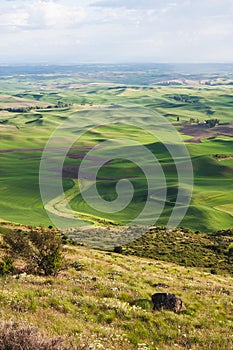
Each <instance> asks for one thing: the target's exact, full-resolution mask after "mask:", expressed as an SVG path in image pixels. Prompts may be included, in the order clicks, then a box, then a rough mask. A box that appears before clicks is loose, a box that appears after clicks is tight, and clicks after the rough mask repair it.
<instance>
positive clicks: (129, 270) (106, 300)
mask: <svg viewBox="0 0 233 350" xmlns="http://www.w3.org/2000/svg"><path fill="white" fill-rule="evenodd" d="M167 248H168V249H169V250H170V252H172V247H170V246H169V247H167ZM64 254H65V257H66V261H67V264H68V263H71V262H74V261H78V262H79V266H81V267H82V270H80V271H76V270H75V269H74V268H71V267H70V268H68V270H67V269H66V270H64V271H62V272H61V273H60V274H59V276H58V277H56V278H54V277H49V278H48V277H43V276H38V277H36V276H32V275H26V274H23V275H19V276H18V277H17V278H15V277H12V276H9V277H7V278H0V307H1V317H2V318H4V319H10V318H12V317H14V318H16V319H18V320H26V321H27V322H29V323H32V324H34V325H36V326H38V327H39V329H40V330H42V331H44V332H46V333H49V335H61V336H63V337H65V338H66V337H67V338H68V339H69V341H71V340H73V341H74V343H80V342H83V343H84V344H86V347H84V350H87V349H95V350H97V349H100V348H103V349H115V350H122V349H127V350H133V349H141V350H146V349H151V350H155V349H161V350H168V349H184V348H185V349H191V348H192V349H211V350H212V349H213V350H217V349H218V350H220V349H222V350H225V349H230V348H232V346H233V339H232V329H233V317H232V314H233V305H232V300H231V295H232V292H233V289H232V285H233V283H232V282H233V280H232V278H231V277H229V276H228V275H225V276H217V275H211V274H210V273H208V272H206V271H204V270H202V269H201V268H199V269H194V268H188V267H181V266H179V265H176V264H173V263H165V262H162V261H159V260H152V259H146V258H138V257H133V256H122V255H118V254H115V253H112V252H109V253H108V252H101V251H97V250H92V249H88V248H84V247H73V246H66V248H65V252H64ZM156 283H165V284H167V285H168V286H169V288H168V289H164V288H158V287H155V286H154V285H155V284H156ZM155 292H171V293H175V294H177V295H178V296H180V297H181V298H182V300H183V301H184V303H185V305H186V307H187V310H186V311H184V312H182V313H181V314H178V315H176V314H174V313H172V312H169V311H162V312H160V313H158V312H153V311H152V309H151V304H150V297H151V295H152V294H153V293H155ZM142 344H144V345H142Z"/></svg>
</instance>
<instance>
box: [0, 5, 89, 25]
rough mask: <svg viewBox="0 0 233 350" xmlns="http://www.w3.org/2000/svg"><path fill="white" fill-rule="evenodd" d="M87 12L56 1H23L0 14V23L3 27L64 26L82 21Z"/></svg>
mask: <svg viewBox="0 0 233 350" xmlns="http://www.w3.org/2000/svg"><path fill="white" fill-rule="evenodd" d="M86 16H87V13H86V10H85V9H84V8H83V7H79V6H69V5H65V4H62V3H59V2H57V1H52V0H51V1H42V0H39V1H35V0H34V1H30V2H29V1H25V2H24V3H21V4H19V3H18V5H17V4H14V3H13V4H12V6H10V7H9V9H8V11H6V12H4V11H3V12H2V14H1V15H0V23H1V24H0V25H1V26H2V27H5V29H7V28H9V29H12V27H14V28H15V29H22V28H24V29H25V28H26V29H30V28H31V29H35V28H36V29H43V28H66V27H73V26H75V25H77V24H79V23H82V22H83V21H84V20H85V19H86Z"/></svg>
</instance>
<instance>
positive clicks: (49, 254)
mask: <svg viewBox="0 0 233 350" xmlns="http://www.w3.org/2000/svg"><path fill="white" fill-rule="evenodd" d="M2 236H3V243H4V245H5V249H6V250H7V252H8V254H9V256H10V257H11V258H12V259H17V258H22V259H23V260H24V261H25V263H26V265H27V267H26V268H27V271H29V272H30V273H36V274H40V273H42V272H43V273H44V274H45V275H46V276H48V275H56V274H57V273H58V272H59V271H60V269H61V267H62V239H61V236H60V235H59V234H58V233H56V232H54V231H45V230H42V231H37V230H33V229H32V230H31V231H30V232H28V233H25V232H21V231H13V232H6V233H4V234H3V235H2Z"/></svg>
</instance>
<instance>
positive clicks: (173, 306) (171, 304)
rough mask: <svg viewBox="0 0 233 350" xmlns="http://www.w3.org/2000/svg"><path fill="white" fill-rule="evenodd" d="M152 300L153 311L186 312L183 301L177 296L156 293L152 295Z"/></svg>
mask: <svg viewBox="0 0 233 350" xmlns="http://www.w3.org/2000/svg"><path fill="white" fill-rule="evenodd" d="M151 299H152V303H153V310H157V311H161V310H162V309H164V310H170V311H174V312H175V313H179V312H180V311H182V310H186V307H185V305H184V303H183V302H182V300H181V299H180V298H179V297H177V296H176V295H175V294H171V293H155V294H153V295H152V297H151Z"/></svg>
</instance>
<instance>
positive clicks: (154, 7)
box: [0, 0, 233, 62]
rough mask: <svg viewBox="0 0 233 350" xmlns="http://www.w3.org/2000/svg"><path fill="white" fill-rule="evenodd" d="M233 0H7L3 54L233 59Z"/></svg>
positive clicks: (1, 15)
mask: <svg viewBox="0 0 233 350" xmlns="http://www.w3.org/2000/svg"><path fill="white" fill-rule="evenodd" d="M232 19H233V0H221V1H219V0H195V1H194V0H82V1H81V0H79V1H76V0H1V1H0V52H1V57H5V58H6V60H8V59H9V58H10V57H12V60H13V59H15V58H14V55H15V48H17V58H18V57H22V59H23V58H25V59H26V58H27V59H28V60H30V58H31V59H32V60H36V59H37V58H38V57H44V60H46V57H47V58H48V59H49V60H50V61H52V60H53V59H54V60H56V61H57V60H58V59H59V57H60V60H61V59H62V61H63V62H65V61H66V60H69V61H72V62H73V61H77V62H78V61H94V62H97V61H100V62H103V61H105V62H106V61H109V62H111V61H113V62H115V61H121V62H124V61H126V62H128V61H131V62H133V61H176V62H177V61H194V60H195V61H207V60H210V59H211V60H212V61H213V60H217V61H219V60H224V59H225V58H227V59H228V60H229V57H232V61H233V47H232V44H231V43H232V41H233V21H232Z"/></svg>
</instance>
